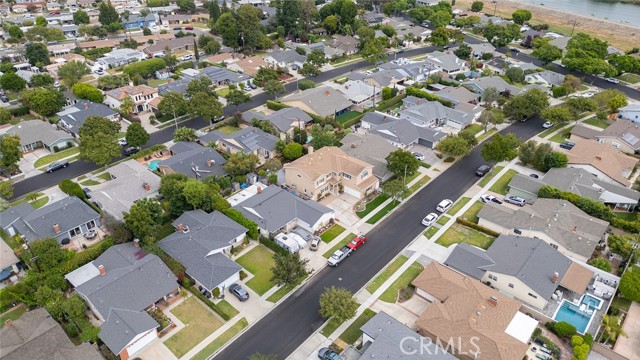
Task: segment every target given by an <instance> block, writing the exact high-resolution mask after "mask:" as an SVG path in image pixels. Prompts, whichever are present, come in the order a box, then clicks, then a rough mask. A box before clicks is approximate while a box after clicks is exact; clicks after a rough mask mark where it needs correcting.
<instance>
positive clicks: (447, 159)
mask: <svg viewBox="0 0 640 360" xmlns="http://www.w3.org/2000/svg"><path fill="white" fill-rule="evenodd" d="M454 161H456V158H454V157H453V156H448V157H447V158H446V159H444V162H446V163H450V162H454Z"/></svg>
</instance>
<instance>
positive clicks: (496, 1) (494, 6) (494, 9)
mask: <svg viewBox="0 0 640 360" xmlns="http://www.w3.org/2000/svg"><path fill="white" fill-rule="evenodd" d="M497 8H498V0H493V16H496V9H497Z"/></svg>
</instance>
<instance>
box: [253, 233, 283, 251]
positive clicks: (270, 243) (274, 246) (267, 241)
mask: <svg viewBox="0 0 640 360" xmlns="http://www.w3.org/2000/svg"><path fill="white" fill-rule="evenodd" d="M259 241H260V244H262V245H264V246H266V247H268V248H269V249H271V250H273V251H274V252H277V253H281V254H286V253H287V250H285V249H283V248H281V247H280V246H278V244H276V243H275V242H274V241H273V240H271V239H269V238H268V237H264V236H260V240H259Z"/></svg>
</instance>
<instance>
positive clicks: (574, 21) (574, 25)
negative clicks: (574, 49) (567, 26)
mask: <svg viewBox="0 0 640 360" xmlns="http://www.w3.org/2000/svg"><path fill="white" fill-rule="evenodd" d="M577 23H578V19H576V20H573V27H572V28H571V36H573V31H574V30H575V29H576V24H577Z"/></svg>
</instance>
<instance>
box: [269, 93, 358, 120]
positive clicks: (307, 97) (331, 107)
mask: <svg viewBox="0 0 640 360" xmlns="http://www.w3.org/2000/svg"><path fill="white" fill-rule="evenodd" d="M281 101H282V102H283V103H285V104H288V103H290V102H293V101H300V102H303V103H304V104H305V105H306V106H308V107H309V108H310V109H312V110H313V111H314V112H315V113H316V114H318V115H319V116H322V117H325V116H329V115H333V114H334V113H335V112H337V111H342V110H344V109H346V108H348V107H350V106H351V105H352V103H351V101H349V100H348V99H347V98H346V97H345V96H344V95H342V94H341V93H340V92H339V91H338V90H335V89H332V88H330V87H329V86H321V87H317V88H313V89H307V90H304V91H302V92H299V93H296V94H293V95H291V96H288V97H286V98H284V99H282V100H281Z"/></svg>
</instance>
